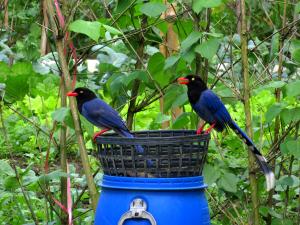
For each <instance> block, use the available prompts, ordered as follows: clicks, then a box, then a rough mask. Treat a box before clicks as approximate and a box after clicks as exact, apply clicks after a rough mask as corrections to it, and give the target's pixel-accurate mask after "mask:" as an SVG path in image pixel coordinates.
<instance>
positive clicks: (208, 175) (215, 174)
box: [203, 163, 221, 185]
mask: <svg viewBox="0 0 300 225" xmlns="http://www.w3.org/2000/svg"><path fill="white" fill-rule="evenodd" d="M203 176H204V181H205V183H206V184H208V185H211V184H213V183H215V182H216V181H217V180H218V179H219V178H220V176H221V173H220V170H219V167H216V166H212V165H209V164H207V163H206V164H205V165H204V168H203Z"/></svg>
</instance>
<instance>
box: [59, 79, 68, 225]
mask: <svg viewBox="0 0 300 225" xmlns="http://www.w3.org/2000/svg"><path fill="white" fill-rule="evenodd" d="M61 79H63V77H62V78H61ZM61 82H63V80H61ZM65 89H66V88H65V85H61V92H60V93H61V96H60V98H61V107H66V106H67V97H66V90H65ZM66 136H67V126H66V124H65V123H64V122H63V123H62V124H61V128H60V140H59V141H60V143H59V146H60V148H59V149H60V166H61V170H62V171H63V172H65V173H67V147H66ZM60 190H61V203H62V204H63V205H64V206H65V208H67V191H68V190H67V178H66V177H61V178H60ZM61 216H62V220H63V221H61V222H62V224H67V219H68V218H67V215H66V214H65V213H64V212H63V211H61Z"/></svg>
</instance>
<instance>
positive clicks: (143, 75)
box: [122, 70, 149, 86]
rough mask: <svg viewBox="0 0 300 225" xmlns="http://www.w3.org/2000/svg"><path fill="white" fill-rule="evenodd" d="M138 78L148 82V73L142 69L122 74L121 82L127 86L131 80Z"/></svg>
mask: <svg viewBox="0 0 300 225" xmlns="http://www.w3.org/2000/svg"><path fill="white" fill-rule="evenodd" d="M135 79H138V80H141V81H143V82H145V83H148V81H149V79H148V74H147V72H145V71H143V70H138V71H134V72H132V73H130V74H128V75H124V76H123V79H122V82H123V83H124V84H125V86H128V85H129V84H130V83H131V82H132V81H133V80H135Z"/></svg>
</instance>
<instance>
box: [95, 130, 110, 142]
mask: <svg viewBox="0 0 300 225" xmlns="http://www.w3.org/2000/svg"><path fill="white" fill-rule="evenodd" d="M109 130H110V129H103V130H100V131H99V132H97V133H95V134H94V135H93V142H96V139H97V137H99V136H101V135H102V134H104V133H105V132H107V131H109Z"/></svg>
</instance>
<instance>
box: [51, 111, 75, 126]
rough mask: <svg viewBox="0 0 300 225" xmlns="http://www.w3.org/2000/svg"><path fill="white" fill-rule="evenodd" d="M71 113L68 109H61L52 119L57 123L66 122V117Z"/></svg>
mask: <svg viewBox="0 0 300 225" xmlns="http://www.w3.org/2000/svg"><path fill="white" fill-rule="evenodd" d="M69 113H70V109H69V108H67V107H61V108H59V109H57V110H55V111H54V112H53V113H52V114H51V117H52V119H53V120H55V121H57V122H61V123H62V122H64V121H65V118H66V116H67V115H68V114H69Z"/></svg>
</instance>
